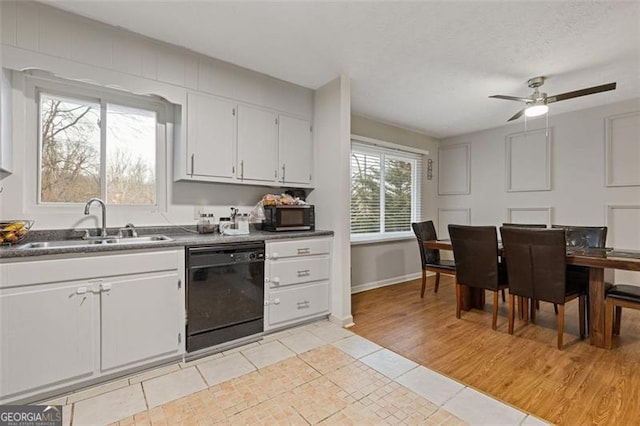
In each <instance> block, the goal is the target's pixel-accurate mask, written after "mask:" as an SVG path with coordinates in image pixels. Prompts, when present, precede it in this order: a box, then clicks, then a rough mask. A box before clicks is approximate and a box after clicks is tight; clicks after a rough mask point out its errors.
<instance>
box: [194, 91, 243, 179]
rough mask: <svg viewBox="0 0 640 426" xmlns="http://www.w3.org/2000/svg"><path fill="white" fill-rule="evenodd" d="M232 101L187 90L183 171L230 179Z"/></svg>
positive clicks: (232, 122)
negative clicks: (184, 162)
mask: <svg viewBox="0 0 640 426" xmlns="http://www.w3.org/2000/svg"><path fill="white" fill-rule="evenodd" d="M235 108H236V106H235V104H234V103H232V102H229V101H225V100H222V99H219V98H215V97H213V96H206V95H201V94H196V93H189V94H188V98H187V147H188V148H187V159H186V160H187V165H186V170H187V174H188V175H189V176H191V177H192V178H194V179H197V178H198V177H211V178H221V179H222V180H224V179H229V180H231V179H233V177H234V175H235V173H234V172H235V168H234V164H235V137H236V117H235Z"/></svg>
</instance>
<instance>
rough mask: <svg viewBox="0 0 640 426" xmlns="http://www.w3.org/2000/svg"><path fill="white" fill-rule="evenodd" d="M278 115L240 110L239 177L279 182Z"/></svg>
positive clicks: (246, 108) (259, 110) (256, 110)
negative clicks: (277, 180) (277, 159)
mask: <svg viewBox="0 0 640 426" xmlns="http://www.w3.org/2000/svg"><path fill="white" fill-rule="evenodd" d="M276 119H277V117H276V114H274V113H272V112H270V111H265V110H261V109H257V108H252V107H248V106H245V105H240V106H238V167H239V170H238V173H239V174H238V176H239V178H240V179H242V180H257V181H269V182H275V181H276V179H277V166H276V154H277V149H278V146H277V141H278V139H277V124H276Z"/></svg>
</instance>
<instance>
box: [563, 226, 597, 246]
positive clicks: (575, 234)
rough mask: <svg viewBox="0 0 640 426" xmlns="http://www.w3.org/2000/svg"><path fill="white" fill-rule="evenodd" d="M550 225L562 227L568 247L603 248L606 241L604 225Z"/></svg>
mask: <svg viewBox="0 0 640 426" xmlns="http://www.w3.org/2000/svg"><path fill="white" fill-rule="evenodd" d="M551 227H552V228H558V229H564V231H565V233H566V239H567V246H569V247H583V248H604V246H605V244H606V242H607V227H606V226H565V225H552V226H551Z"/></svg>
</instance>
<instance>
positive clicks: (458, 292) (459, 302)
mask: <svg viewBox="0 0 640 426" xmlns="http://www.w3.org/2000/svg"><path fill="white" fill-rule="evenodd" d="M461 299H462V288H461V287H460V284H458V283H456V318H458V319H460V308H461V306H462V300H461Z"/></svg>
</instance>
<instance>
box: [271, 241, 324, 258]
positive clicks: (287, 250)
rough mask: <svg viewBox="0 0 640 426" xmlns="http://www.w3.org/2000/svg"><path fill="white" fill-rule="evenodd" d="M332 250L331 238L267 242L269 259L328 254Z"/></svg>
mask: <svg viewBox="0 0 640 426" xmlns="http://www.w3.org/2000/svg"><path fill="white" fill-rule="evenodd" d="M330 249H331V239H329V238H312V239H294V240H289V241H277V242H267V259H281V258H285V257H298V256H313V255H315V254H327V253H329V250H330Z"/></svg>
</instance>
